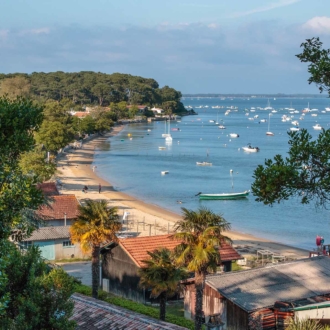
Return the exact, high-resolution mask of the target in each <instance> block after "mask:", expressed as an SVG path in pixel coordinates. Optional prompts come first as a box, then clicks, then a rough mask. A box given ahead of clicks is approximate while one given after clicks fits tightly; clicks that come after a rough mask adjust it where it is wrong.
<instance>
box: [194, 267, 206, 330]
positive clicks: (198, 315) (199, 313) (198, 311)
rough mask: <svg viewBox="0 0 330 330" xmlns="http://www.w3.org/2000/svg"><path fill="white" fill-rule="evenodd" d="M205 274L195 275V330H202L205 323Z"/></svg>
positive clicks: (198, 273)
mask: <svg viewBox="0 0 330 330" xmlns="http://www.w3.org/2000/svg"><path fill="white" fill-rule="evenodd" d="M204 282H205V274H204V273H203V272H196V273H195V289H196V303H195V330H201V329H202V324H203V323H204V312H203V290H204Z"/></svg>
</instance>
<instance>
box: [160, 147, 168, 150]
mask: <svg viewBox="0 0 330 330" xmlns="http://www.w3.org/2000/svg"><path fill="white" fill-rule="evenodd" d="M158 149H159V150H166V147H158Z"/></svg>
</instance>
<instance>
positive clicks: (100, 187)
mask: <svg viewBox="0 0 330 330" xmlns="http://www.w3.org/2000/svg"><path fill="white" fill-rule="evenodd" d="M101 189H102V186H101V183H99V194H100V193H101Z"/></svg>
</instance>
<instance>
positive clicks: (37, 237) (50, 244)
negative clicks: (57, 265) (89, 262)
mask: <svg viewBox="0 0 330 330" xmlns="http://www.w3.org/2000/svg"><path fill="white" fill-rule="evenodd" d="M69 228H70V227H69V226H56V227H41V228H39V229H37V230H35V231H34V232H33V233H32V235H31V236H30V237H29V238H27V239H25V240H24V241H23V242H21V244H20V246H21V247H22V248H27V247H29V246H30V245H32V244H33V245H37V246H38V247H39V249H40V250H41V256H42V257H43V258H45V259H47V260H60V259H70V258H84V257H86V255H84V254H83V253H82V251H81V249H80V244H72V243H71V241H70V232H69Z"/></svg>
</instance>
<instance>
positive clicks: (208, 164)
mask: <svg viewBox="0 0 330 330" xmlns="http://www.w3.org/2000/svg"><path fill="white" fill-rule="evenodd" d="M196 165H197V166H212V163H209V162H196Z"/></svg>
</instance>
